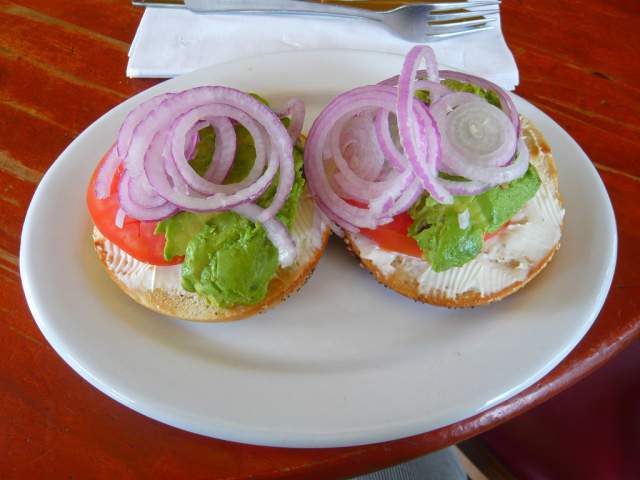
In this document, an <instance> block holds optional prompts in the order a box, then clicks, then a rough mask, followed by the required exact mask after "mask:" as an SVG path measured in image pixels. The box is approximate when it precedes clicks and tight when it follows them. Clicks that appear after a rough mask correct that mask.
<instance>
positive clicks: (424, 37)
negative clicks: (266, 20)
mask: <svg viewBox="0 0 640 480" xmlns="http://www.w3.org/2000/svg"><path fill="white" fill-rule="evenodd" d="M132 3H133V5H135V6H140V7H150V6H153V7H183V8H188V9H189V10H192V11H194V12H198V13H230V14H232V13H236V14H237V13H242V14H274V15H325V16H334V17H336V16H337V17H355V18H362V19H366V20H372V21H376V22H380V23H382V24H384V25H385V26H386V27H387V29H388V30H390V31H391V32H392V33H393V34H395V35H396V36H398V37H400V38H403V39H405V40H409V41H411V42H424V41H428V40H435V39H443V38H449V37H454V36H458V35H464V34H468V33H474V32H480V31H483V30H489V29H491V28H494V26H495V21H496V19H497V16H496V14H498V13H499V12H500V0H469V1H466V2H436V3H411V4H407V5H401V6H399V7H396V8H394V9H391V10H384V11H371V10H366V9H364V8H353V7H345V6H341V5H330V4H327V3H317V2H311V1H306V0H133V1H132ZM358 3H359V4H360V5H362V3H363V2H358Z"/></svg>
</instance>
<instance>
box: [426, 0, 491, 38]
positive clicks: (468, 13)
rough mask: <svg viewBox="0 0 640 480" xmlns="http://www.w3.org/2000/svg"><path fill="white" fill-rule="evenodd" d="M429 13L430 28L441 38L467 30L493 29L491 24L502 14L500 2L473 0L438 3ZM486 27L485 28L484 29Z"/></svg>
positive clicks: (434, 4)
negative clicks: (497, 15)
mask: <svg viewBox="0 0 640 480" xmlns="http://www.w3.org/2000/svg"><path fill="white" fill-rule="evenodd" d="M432 5H433V7H434V9H433V10H432V11H431V12H429V13H430V14H429V19H428V23H429V27H431V28H432V29H433V31H437V32H438V36H439V37H441V38H442V37H446V36H447V33H451V34H452V35H458V34H460V33H462V32H464V31H466V30H472V29H473V31H480V30H489V29H490V28H492V26H491V25H490V24H491V23H493V22H495V21H496V19H497V17H495V16H493V15H496V14H499V13H500V0H477V1H474V0H471V1H468V2H437V3H433V4H432ZM483 26H485V27H483Z"/></svg>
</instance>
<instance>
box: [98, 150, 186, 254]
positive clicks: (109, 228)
mask: <svg viewBox="0 0 640 480" xmlns="http://www.w3.org/2000/svg"><path fill="white" fill-rule="evenodd" d="M111 148H114V147H111ZM110 151H111V149H109V151H108V152H107V153H106V154H105V156H104V157H102V160H100V163H99V164H98V166H97V167H96V169H95V171H94V172H93V176H92V177H91V182H90V183H89V188H88V189H87V206H88V207H89V214H90V215H91V218H92V219H93V223H95V225H96V227H98V230H100V232H102V234H103V235H104V236H105V237H106V238H108V239H109V240H110V241H112V242H113V243H115V244H116V245H117V246H118V247H120V248H121V249H122V250H124V251H125V252H127V253H128V254H129V255H131V256H132V257H134V258H136V259H137V260H140V261H141V262H144V263H150V264H152V265H175V264H178V263H182V261H183V257H177V258H174V259H173V260H171V261H170V262H167V261H166V260H165V259H164V256H163V251H164V244H165V237H164V235H155V234H154V233H153V232H154V231H155V229H156V225H157V224H158V222H140V221H138V220H135V219H132V218H129V217H127V219H126V220H125V222H124V225H123V227H122V228H118V227H117V226H116V223H115V218H116V212H117V211H118V208H119V207H120V203H119V201H118V195H117V193H116V188H117V185H118V180H119V179H120V174H121V169H120V168H119V169H118V171H117V172H116V174H115V177H114V179H113V183H112V184H111V194H110V196H109V197H108V198H105V199H104V200H98V199H97V198H96V186H95V184H96V177H97V173H98V170H99V169H100V166H101V165H102V164H103V163H104V161H105V159H106V158H107V155H109V152H110Z"/></svg>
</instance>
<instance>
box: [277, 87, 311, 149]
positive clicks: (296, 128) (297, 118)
mask: <svg viewBox="0 0 640 480" xmlns="http://www.w3.org/2000/svg"><path fill="white" fill-rule="evenodd" d="M278 115H279V116H280V117H289V120H290V122H289V128H288V129H287V131H288V132H289V136H290V137H291V141H292V142H293V143H296V142H297V141H298V137H299V136H300V134H301V133H302V125H303V123H304V115H305V108H304V102H303V101H302V100H300V99H299V98H292V99H291V100H289V102H288V103H287V106H286V107H285V109H284V111H283V112H281V113H279V114H278Z"/></svg>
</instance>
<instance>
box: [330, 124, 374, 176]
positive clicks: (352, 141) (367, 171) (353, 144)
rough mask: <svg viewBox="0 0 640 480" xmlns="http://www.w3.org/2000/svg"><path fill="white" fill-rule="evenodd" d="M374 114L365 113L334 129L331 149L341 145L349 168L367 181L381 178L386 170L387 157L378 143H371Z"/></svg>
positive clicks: (340, 148) (341, 151) (341, 152)
mask: <svg viewBox="0 0 640 480" xmlns="http://www.w3.org/2000/svg"><path fill="white" fill-rule="evenodd" d="M373 114H374V113H373V112H371V111H365V112H362V113H360V114H358V115H356V116H355V117H353V118H351V119H347V121H346V122H345V123H344V126H342V127H341V128H336V129H334V133H333V134H332V140H333V141H332V142H331V145H330V146H329V148H330V149H333V148H336V145H339V147H338V148H339V150H340V154H341V155H344V158H345V159H346V160H347V162H348V164H349V168H350V169H351V170H353V172H354V173H355V174H356V175H357V176H358V177H361V178H363V179H365V180H369V181H373V180H376V179H378V178H379V176H380V174H381V173H382V170H383V168H384V163H385V157H384V153H383V152H382V150H381V149H380V146H379V145H378V144H377V143H376V142H372V141H371V137H372V136H373V135H374V131H375V125H374V124H373V122H372V118H373Z"/></svg>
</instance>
